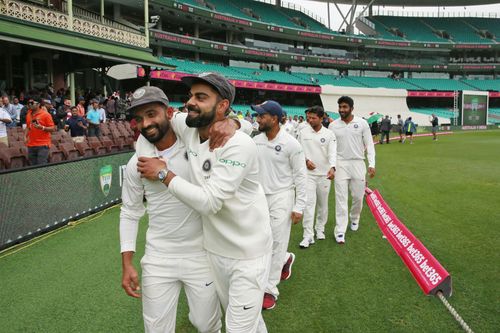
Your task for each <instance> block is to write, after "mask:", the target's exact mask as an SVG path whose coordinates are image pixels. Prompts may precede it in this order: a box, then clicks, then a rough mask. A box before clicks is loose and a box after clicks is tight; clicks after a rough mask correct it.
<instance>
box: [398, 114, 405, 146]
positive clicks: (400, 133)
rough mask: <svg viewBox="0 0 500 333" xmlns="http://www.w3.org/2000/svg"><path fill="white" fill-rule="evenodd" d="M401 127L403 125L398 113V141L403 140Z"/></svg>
mask: <svg viewBox="0 0 500 333" xmlns="http://www.w3.org/2000/svg"><path fill="white" fill-rule="evenodd" d="M403 127H404V122H403V118H401V115H400V114H398V132H399V142H403Z"/></svg>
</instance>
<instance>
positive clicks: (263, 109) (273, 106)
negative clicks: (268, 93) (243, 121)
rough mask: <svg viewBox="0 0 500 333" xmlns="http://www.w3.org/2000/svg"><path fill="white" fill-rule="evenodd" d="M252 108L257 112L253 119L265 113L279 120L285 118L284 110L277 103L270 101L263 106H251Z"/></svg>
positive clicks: (262, 104)
mask: <svg viewBox="0 0 500 333" xmlns="http://www.w3.org/2000/svg"><path fill="white" fill-rule="evenodd" d="M250 107H251V108H252V110H254V111H255V112H256V113H254V114H252V116H253V117H255V116H257V115H262V114H264V113H269V114H270V115H271V116H278V119H281V118H282V117H283V108H282V107H281V105H280V103H278V102H276V101H272V100H268V101H265V102H264V103H261V104H257V105H250Z"/></svg>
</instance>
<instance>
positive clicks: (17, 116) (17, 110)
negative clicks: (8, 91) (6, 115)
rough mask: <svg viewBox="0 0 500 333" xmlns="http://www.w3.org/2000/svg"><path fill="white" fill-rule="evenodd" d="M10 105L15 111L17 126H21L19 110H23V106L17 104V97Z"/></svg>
mask: <svg viewBox="0 0 500 333" xmlns="http://www.w3.org/2000/svg"><path fill="white" fill-rule="evenodd" d="M12 105H13V106H14V109H15V110H16V123H17V126H21V110H22V109H23V107H24V105H22V104H21V103H19V98H17V97H14V99H13V104H12Z"/></svg>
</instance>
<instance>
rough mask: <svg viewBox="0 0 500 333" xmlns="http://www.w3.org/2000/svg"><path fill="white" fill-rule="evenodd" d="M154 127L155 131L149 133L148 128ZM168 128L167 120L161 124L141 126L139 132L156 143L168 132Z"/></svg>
mask: <svg viewBox="0 0 500 333" xmlns="http://www.w3.org/2000/svg"><path fill="white" fill-rule="evenodd" d="M153 128H154V129H156V133H154V134H150V133H148V131H149V130H151V129H153ZM168 129H169V124H168V121H165V122H163V123H161V124H159V125H158V124H155V125H150V126H148V127H146V128H143V129H142V130H141V134H142V135H143V136H144V137H145V138H146V140H148V141H149V142H151V143H156V142H158V141H160V140H161V139H162V138H163V137H164V136H165V135H166V134H167V132H168Z"/></svg>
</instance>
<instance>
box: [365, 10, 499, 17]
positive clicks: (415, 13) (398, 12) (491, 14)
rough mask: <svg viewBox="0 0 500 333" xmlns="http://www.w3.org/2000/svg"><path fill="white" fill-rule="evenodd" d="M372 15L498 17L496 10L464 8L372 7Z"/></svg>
mask: <svg viewBox="0 0 500 333" xmlns="http://www.w3.org/2000/svg"><path fill="white" fill-rule="evenodd" d="M373 15H379V16H384V15H385V16H405V17H479V18H498V16H499V15H498V13H496V12H488V13H485V12H475V13H472V12H469V11H466V10H463V11H459V12H455V11H453V10H449V11H448V10H445V9H435V10H433V11H432V12H421V11H409V10H408V11H407V10H392V9H373Z"/></svg>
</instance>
